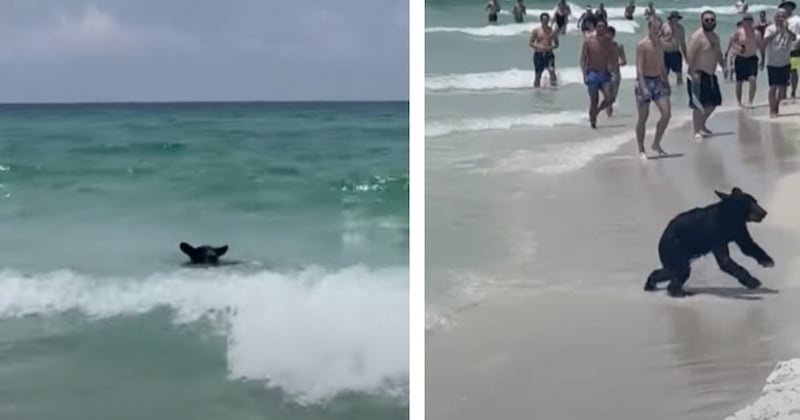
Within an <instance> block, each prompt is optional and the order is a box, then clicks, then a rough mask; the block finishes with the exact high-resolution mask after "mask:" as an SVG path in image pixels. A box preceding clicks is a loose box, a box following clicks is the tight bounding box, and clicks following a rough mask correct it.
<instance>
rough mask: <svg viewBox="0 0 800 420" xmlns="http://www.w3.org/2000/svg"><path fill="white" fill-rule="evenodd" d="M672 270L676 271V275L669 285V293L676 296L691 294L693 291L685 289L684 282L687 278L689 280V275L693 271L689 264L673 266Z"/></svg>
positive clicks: (672, 271)
mask: <svg viewBox="0 0 800 420" xmlns="http://www.w3.org/2000/svg"><path fill="white" fill-rule="evenodd" d="M670 272H671V273H674V277H672V279H671V281H670V282H669V285H667V293H669V295H670V296H672V297H676V298H677V297H684V296H689V295H691V293H688V292H686V291H685V290H683V285H684V283H686V280H689V275H690V274H691V273H692V270H691V268H689V264H686V265H685V266H683V267H679V268H671V269H670Z"/></svg>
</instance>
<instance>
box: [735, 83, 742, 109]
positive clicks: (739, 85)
mask: <svg viewBox="0 0 800 420" xmlns="http://www.w3.org/2000/svg"><path fill="white" fill-rule="evenodd" d="M737 79H738V77H737ZM742 84H744V81H743V80H736V102H737V103H738V104H739V106H742Z"/></svg>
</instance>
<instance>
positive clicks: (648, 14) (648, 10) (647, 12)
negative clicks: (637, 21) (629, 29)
mask: <svg viewBox="0 0 800 420" xmlns="http://www.w3.org/2000/svg"><path fill="white" fill-rule="evenodd" d="M655 15H656V8H655V6H653V2H652V1H651V2H650V3H647V8H646V9H644V18H645V19H650V17H651V16H655Z"/></svg>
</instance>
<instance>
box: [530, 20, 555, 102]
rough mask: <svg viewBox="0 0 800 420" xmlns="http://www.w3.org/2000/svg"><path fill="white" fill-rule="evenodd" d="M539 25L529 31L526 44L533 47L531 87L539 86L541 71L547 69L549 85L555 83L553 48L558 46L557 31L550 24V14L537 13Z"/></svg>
mask: <svg viewBox="0 0 800 420" xmlns="http://www.w3.org/2000/svg"><path fill="white" fill-rule="evenodd" d="M539 22H541V25H540V26H539V27H537V28H534V29H533V31H531V37H530V39H529V40H528V44H529V45H530V47H531V48H533V73H534V78H533V87H535V88H538V87H540V86H541V82H542V73H543V72H544V71H545V69H546V70H547V73H548V75H549V76H550V86H555V85H556V56H555V54H553V50H554V49H556V48H558V33H557V32H556V31H554V30H553V28H552V27H551V26H550V15H548V14H547V13H542V14H541V15H539Z"/></svg>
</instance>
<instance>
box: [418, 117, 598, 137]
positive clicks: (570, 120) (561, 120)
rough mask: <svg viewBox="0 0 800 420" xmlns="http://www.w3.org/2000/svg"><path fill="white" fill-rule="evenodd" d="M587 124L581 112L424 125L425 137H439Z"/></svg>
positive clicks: (436, 122)
mask: <svg viewBox="0 0 800 420" xmlns="http://www.w3.org/2000/svg"><path fill="white" fill-rule="evenodd" d="M587 123H588V117H587V114H586V112H582V111H563V112H553V113H532V114H525V115H509V116H499V117H491V118H463V119H459V120H451V121H435V122H429V123H426V124H425V137H439V136H445V135H448V134H453V133H462V132H470V131H484V130H505V129H510V128H515V127H555V126H558V125H568V124H587Z"/></svg>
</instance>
